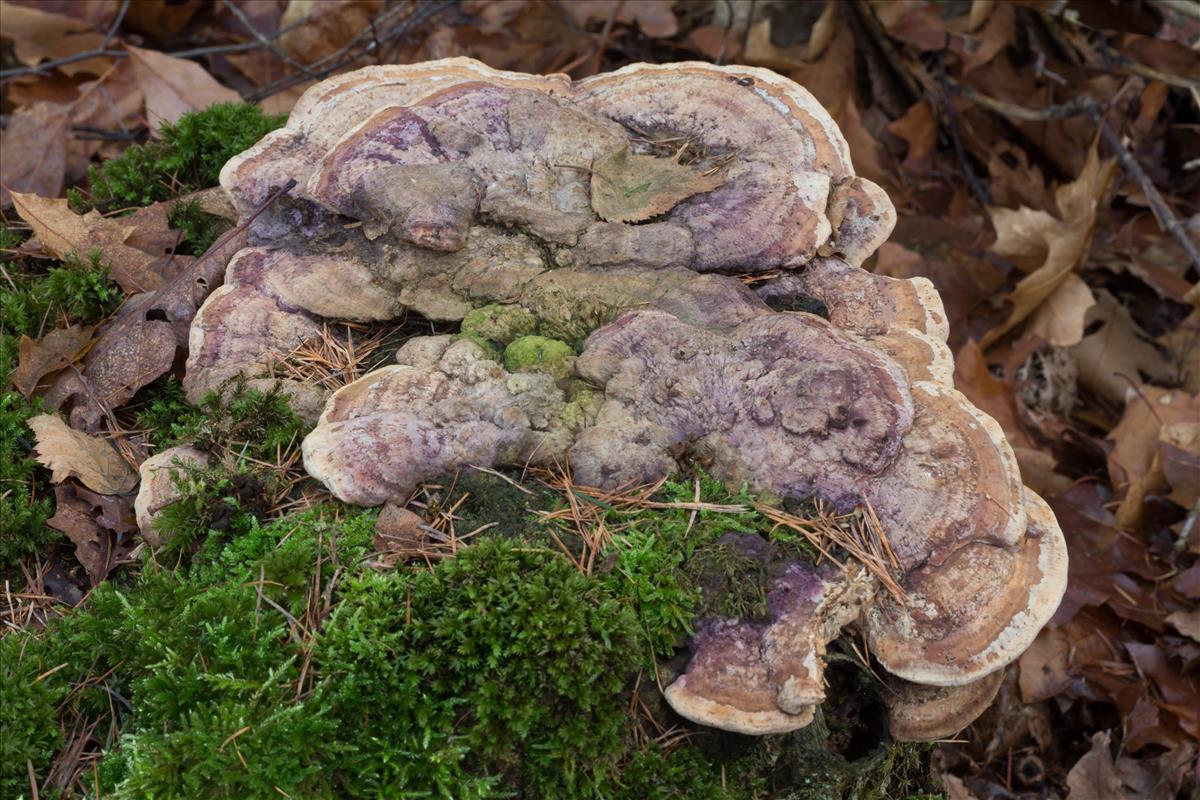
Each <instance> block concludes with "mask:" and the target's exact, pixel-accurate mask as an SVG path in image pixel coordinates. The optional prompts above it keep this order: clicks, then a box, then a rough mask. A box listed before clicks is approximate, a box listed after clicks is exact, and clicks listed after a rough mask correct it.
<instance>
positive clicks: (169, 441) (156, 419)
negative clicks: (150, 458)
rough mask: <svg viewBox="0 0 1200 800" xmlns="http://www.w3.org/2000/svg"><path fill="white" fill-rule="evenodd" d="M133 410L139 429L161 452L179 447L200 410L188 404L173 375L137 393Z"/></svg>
mask: <svg viewBox="0 0 1200 800" xmlns="http://www.w3.org/2000/svg"><path fill="white" fill-rule="evenodd" d="M132 410H133V412H134V414H135V415H136V419H137V426H138V428H139V429H140V430H143V431H145V432H146V435H147V436H149V437H150V441H152V442H153V443H154V446H155V447H156V448H158V449H160V450H161V449H165V448H167V447H170V446H171V445H174V444H178V443H179V441H180V440H181V439H183V438H185V437H186V436H187V434H188V432H189V431H190V430H192V428H193V427H194V426H195V425H196V424H197V423H196V418H197V417H198V416H199V414H200V411H199V409H197V408H196V407H195V406H193V405H192V404H191V403H189V402H188V400H187V397H186V395H184V392H183V386H181V385H180V383H179V379H178V378H176V377H175V376H174V375H168V376H166V377H164V378H159V379H158V380H156V381H155V382H154V383H152V384H150V385H149V386H147V387H145V388H144V389H142V390H141V391H140V392H138V394H137V397H136V398H135V400H134V404H133V406H132Z"/></svg>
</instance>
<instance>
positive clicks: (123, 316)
mask: <svg viewBox="0 0 1200 800" xmlns="http://www.w3.org/2000/svg"><path fill="white" fill-rule="evenodd" d="M245 224H248V222H246V223H243V225H240V226H239V227H236V228H234V229H233V230H231V231H229V232H228V233H226V234H224V235H223V236H222V237H221V238H220V239H218V240H217V241H216V243H214V244H213V246H212V247H210V248H209V250H208V251H207V252H206V253H205V254H204V255H203V256H201V257H200V258H197V259H195V260H193V261H191V262H188V263H186V264H183V265H181V268H180V270H179V271H178V272H177V273H176V274H175V275H174V276H173V277H172V278H171V280H169V281H168V282H166V283H165V284H164V285H163V286H162V288H160V289H159V290H157V291H155V292H153V293H149V292H146V293H143V294H140V295H138V296H136V297H132V298H130V299H128V300H126V301H125V304H124V305H122V306H121V309H120V311H119V312H118V313H117V318H116V319H115V320H113V321H112V322H110V323H108V324H107V325H105V327H104V329H103V330H102V331H101V332H100V338H99V339H98V340H97V342H96V344H95V345H93V346H92V349H91V350H90V351H89V352H88V355H87V359H86V360H85V361H84V365H83V370H82V374H80V375H77V374H75V373H73V372H72V373H62V374H61V375H60V376H59V379H58V380H57V381H56V382H55V384H54V386H52V387H51V388H50V391H49V392H47V393H46V398H45V399H46V403H47V405H48V406H49V407H50V408H59V407H62V406H63V405H64V404H65V403H66V402H67V401H68V400H73V401H74V402H73V406H72V407H71V424H72V425H73V426H75V427H76V428H79V429H81V430H88V431H92V430H96V429H97V428H98V427H99V426H100V421H101V420H102V419H103V417H104V409H105V408H116V407H118V406H120V405H123V404H124V403H125V402H127V401H128V400H129V399H130V398H131V397H133V396H134V394H136V393H137V391H138V390H139V389H141V388H142V387H143V386H145V385H147V384H149V383H150V382H151V381H153V380H154V379H156V378H158V377H159V376H161V375H164V374H165V373H166V372H167V371H168V370H170V369H171V367H172V365H173V364H174V362H175V356H176V353H177V351H178V350H180V349H186V348H187V343H188V333H189V331H190V329H191V324H192V319H193V318H194V317H195V316H196V309H197V308H198V307H199V305H200V304H201V303H202V302H204V299H205V298H206V297H207V296H208V294H209V293H210V292H211V291H212V290H213V289H214V288H216V287H217V286H218V285H219V284H220V281H221V277H222V275H224V273H225V265H226V264H228V263H229V259H230V258H232V257H233V254H234V253H235V252H237V251H238V250H240V249H241V248H243V247H245V246H246V231H245V227H244V225H245ZM179 260H180V259H179V258H176V261H179Z"/></svg>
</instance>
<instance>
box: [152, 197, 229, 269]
mask: <svg viewBox="0 0 1200 800" xmlns="http://www.w3.org/2000/svg"><path fill="white" fill-rule="evenodd" d="M167 224H168V225H170V226H171V228H173V229H175V230H178V231H179V232H180V235H181V238H180V244H179V247H177V248H176V252H178V253H181V254H183V255H189V256H200V255H203V254H204V252H205V251H206V250H208V248H210V247H212V245H213V242H215V241H216V240H217V239H219V238H220V236H221V234H223V233H225V231H227V230H229V228H230V227H231V225H230V222H229V221H228V220H226V219H222V218H221V217H218V216H217V215H215V214H209V213H208V212H206V211H205V210H204V209H203V208H201V207H200V203H199V202H198V201H196V200H188V201H187V202H183V203H176V204H175V205H173V206H172V207H171V210H170V212H169V213H168V215H167Z"/></svg>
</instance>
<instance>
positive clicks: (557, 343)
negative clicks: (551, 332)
mask: <svg viewBox="0 0 1200 800" xmlns="http://www.w3.org/2000/svg"><path fill="white" fill-rule="evenodd" d="M574 363H575V351H574V350H572V349H571V346H570V345H569V344H567V343H566V342H564V341H561V340H559V339H548V338H546V337H545V336H522V337H521V338H519V339H516V340H514V341H513V342H512V343H511V344H509V346H508V347H506V348H504V368H505V369H506V370H508V371H509V372H542V373H545V374H547V375H553V376H554V377H556V378H565V377H567V376H568V375H570V374H571V369H572V367H573V366H574Z"/></svg>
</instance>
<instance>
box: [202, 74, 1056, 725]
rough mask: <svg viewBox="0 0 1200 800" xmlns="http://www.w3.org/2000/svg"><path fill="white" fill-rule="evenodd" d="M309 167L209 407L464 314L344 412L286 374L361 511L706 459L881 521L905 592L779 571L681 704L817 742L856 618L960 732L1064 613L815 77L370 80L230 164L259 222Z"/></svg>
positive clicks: (212, 317)
mask: <svg viewBox="0 0 1200 800" xmlns="http://www.w3.org/2000/svg"><path fill="white" fill-rule="evenodd" d="M290 180H295V181H297V183H298V188H297V189H296V190H295V191H293V192H292V193H291V194H289V195H288V196H286V197H284V198H283V199H281V200H280V201H279V202H277V203H275V204H274V205H272V206H271V207H270V208H269V209H268V210H267V211H266V212H265V213H263V214H262V215H261V216H259V217H258V218H257V219H255V220H254V222H253V223H252V224H251V226H250V230H249V235H250V245H251V246H250V247H248V248H247V249H245V250H243V251H241V252H240V253H239V254H238V255H237V256H235V258H234V259H233V261H232V262H231V264H230V266H229V269H228V271H227V274H226V277H225V285H223V286H222V287H220V288H218V289H217V290H216V291H214V292H213V293H212V295H211V296H210V297H209V299H208V300H207V301H206V302H205V304H204V306H203V307H202V308H201V309H200V312H199V313H198V315H197V316H196V319H195V322H194V323H193V325H192V329H191V338H190V348H189V356H188V369H187V377H186V389H187V391H188V393H189V396H191V397H192V398H196V397H199V396H200V395H202V394H203V393H204V392H205V391H207V390H208V389H210V388H213V387H214V386H216V385H217V384H219V383H220V382H221V381H223V380H225V379H227V378H229V377H231V376H233V375H237V374H244V375H246V376H247V378H249V379H251V380H266V379H267V376H268V372H269V369H268V368H269V365H270V363H271V362H272V360H273V359H277V358H279V357H281V355H284V354H286V353H288V352H289V350H291V349H292V348H294V347H296V346H297V345H298V344H300V343H301V342H303V341H304V340H306V339H308V338H311V337H313V336H315V335H316V334H317V333H318V332H319V331H320V330H321V328H322V326H323V324H324V323H325V322H326V321H329V320H338V321H344V320H350V321H358V322H364V323H370V322H378V321H387V320H393V319H398V318H401V317H404V316H405V315H410V314H416V315H421V316H423V317H425V318H427V319H430V320H440V321H460V322H461V328H460V333H459V334H456V335H443V336H428V337H418V338H415V339H412V340H410V341H408V342H407V343H406V344H405V345H404V347H402V348H401V350H400V352H399V353H398V354H397V357H396V361H397V363H396V364H395V365H391V366H386V367H383V368H381V369H379V370H376V371H374V372H372V373H369V374H367V375H366V376H364V377H362V378H361V379H359V380H358V381H356V382H354V383H352V384H350V385H348V386H345V387H343V388H342V389H340V390H338V391H337V392H336V393H334V394H332V396H330V395H329V394H328V392H327V391H325V390H324V389H322V388H321V387H318V386H313V385H307V384H301V383H296V382H291V383H287V382H285V389H286V390H287V391H288V392H289V393H290V394H291V395H292V397H293V399H294V401H295V402H296V404H297V406H298V408H300V409H301V410H308V411H309V412H310V415H311V416H312V417H316V416H317V415H318V414H319V420H318V422H317V425H316V428H315V429H314V430H313V432H312V433H311V434H310V435H309V436H308V437H307V438H306V439H305V442H304V461H305V466H306V468H307V470H308V471H309V472H310V474H312V475H313V476H314V477H316V478H318V479H319V480H321V481H322V482H324V483H325V485H326V486H328V487H329V489H330V490H331V491H332V492H333V493H334V494H335V495H337V496H338V497H339V498H341V499H342V500H345V501H347V502H351V503H357V504H361V505H378V504H382V503H385V502H389V501H390V502H395V503H401V504H402V503H404V502H405V501H406V499H407V498H408V496H409V494H410V493H411V492H412V491H413V490H414V488H415V487H416V486H417V485H418V484H419V483H420V482H422V481H424V480H427V479H430V478H433V477H435V476H437V475H440V474H442V473H444V472H447V471H449V470H453V469H455V468H457V467H462V466H464V465H468V464H473V465H477V466H482V467H495V466H504V465H513V466H523V465H527V464H554V463H559V464H562V463H570V464H571V466H572V467H573V469H574V474H575V480H576V481H577V482H578V483H580V484H582V485H588V486H596V487H601V488H614V487H618V486H621V485H628V484H636V483H643V482H648V481H653V480H656V479H658V478H661V477H664V476H667V475H673V474H678V473H680V472H683V471H686V470H687V469H688V467H689V465H690V464H693V463H700V464H703V465H704V466H705V469H707V470H708V471H709V472H710V473H711V474H712V475H714V476H715V477H717V478H720V479H722V480H724V481H728V482H733V483H737V484H741V483H745V484H746V485H748V486H749V487H750V488H751V489H752V490H754V491H756V492H758V493H759V494H760V496H761V497H763V498H764V499H767V500H775V501H780V500H789V499H806V498H811V497H817V498H820V499H822V500H824V501H826V502H829V503H832V504H834V505H835V506H837V507H841V508H850V507H853V506H855V505H857V504H863V503H869V505H870V507H871V509H873V511H874V513H875V514H876V515H877V516H878V519H879V522H880V525H881V526H882V530H883V533H884V535H885V536H886V538H887V540H888V542H889V543H890V546H891V548H892V550H893V552H894V554H895V558H896V564H897V565H898V572H897V578H898V580H899V583H900V585H901V588H902V589H903V590H904V594H905V597H904V598H899V597H897V596H896V595H894V594H893V593H889V592H887V591H883V590H882V589H880V587H879V586H878V585H877V580H876V578H874V577H872V576H871V575H870V574H869V573H868V572H867V571H866V570H864V569H862V568H861V567H857V566H854V565H853V564H850V565H847V566H845V567H843V568H839V567H837V566H836V565H835V564H832V563H828V564H824V565H822V566H820V567H819V568H818V567H814V566H813V565H811V564H805V563H800V562H793V563H788V564H784V565H782V566H781V565H779V564H773V565H771V567H770V582H769V587H768V589H767V592H768V596H767V606H766V608H767V614H766V618H763V619H760V618H753V619H751V618H738V617H723V616H713V617H710V618H707V619H703V620H699V621H697V624H696V628H695V629H696V635H695V637H694V639H693V641H692V642H691V649H692V658H691V662H690V663H689V665H688V666H687V668H686V669H685V670H684V672H683V674H681V675H680V676H678V677H676V679H675V680H674V681H673V682H672V683H670V685H669V686H668V687H667V688H666V697H667V699H668V701H669V702H670V703H671V704H672V706H673V707H674V708H675V710H676V711H678V712H679V713H680V714H682V715H683V716H685V717H688V718H689V719H691V720H693V721H695V722H699V723H702V724H707V725H713V726H716V727H721V728H725V729H728V730H733V731H740V732H744V733H760V734H761V733H773V732H782V731H787V730H793V729H796V728H799V727H802V726H804V725H806V724H808V722H809V721H810V720H812V719H813V712H814V709H815V707H816V706H817V705H818V704H820V703H821V702H822V701H823V699H824V692H825V688H824V687H825V683H824V677H823V671H824V654H825V648H826V646H827V644H828V643H829V642H831V641H832V640H834V639H836V638H837V637H838V636H839V635H842V633H843V631H846V630H849V629H853V628H857V629H859V630H860V631H861V632H862V633H863V634H864V635H865V636H866V638H867V640H868V642H869V644H870V647H871V649H872V653H873V655H874V656H875V658H876V659H877V660H878V662H879V663H880V664H881V665H882V667H883V668H884V669H886V670H887V671H889V672H891V673H892V674H893V676H894V677H893V678H891V679H889V680H891V681H892V682H891V683H890V684H889V686H890V687H891V688H890V692H891V697H892V701H893V703H892V705H893V708H894V713H893V720H892V729H893V732H894V734H895V735H896V736H897V737H899V738H906V739H923V738H936V737H939V736H944V735H949V734H951V733H953V732H954V731H955V730H957V729H959V728H961V727H963V726H964V725H966V724H968V723H969V722H970V721H971V719H973V718H974V716H975V715H977V714H978V713H979V712H980V711H981V710H982V709H983V708H984V707H985V706H986V705H987V703H988V702H990V699H991V697H992V695H993V694H994V688H995V685H996V677H995V676H996V675H998V674H999V672H1000V671H1001V670H1002V669H1003V667H1004V666H1006V665H1007V664H1009V663H1011V662H1012V661H1013V660H1014V659H1016V658H1017V656H1019V655H1020V653H1021V652H1022V651H1023V650H1024V649H1025V648H1027V647H1028V646H1029V644H1030V643H1031V642H1032V640H1033V637H1034V635H1035V634H1036V632H1037V630H1038V629H1039V628H1040V627H1041V626H1042V625H1043V624H1044V623H1045V622H1046V621H1047V620H1048V619H1049V617H1050V615H1051V614H1052V613H1053V611H1054V609H1055V608H1056V606H1057V604H1058V602H1059V600H1060V598H1061V596H1062V592H1063V589H1064V584H1065V576H1066V555H1065V549H1064V546H1063V540H1062V534H1061V531H1060V530H1059V528H1058V525H1057V523H1056V521H1055V520H1054V516H1053V514H1052V513H1051V512H1050V511H1049V509H1048V508H1047V507H1046V506H1045V504H1044V503H1043V502H1042V501H1041V499H1040V498H1038V497H1037V496H1036V495H1034V494H1033V493H1032V492H1029V491H1028V490H1027V489H1026V488H1025V487H1023V486H1022V485H1021V480H1020V475H1019V472H1018V471H1017V466H1016V460H1015V458H1014V456H1013V453H1012V450H1011V448H1010V447H1009V445H1008V443H1007V442H1006V441H1005V439H1004V436H1003V433H1002V432H1001V430H1000V428H999V426H998V425H997V424H996V423H995V421H994V420H992V419H991V418H989V417H987V416H986V415H985V414H983V413H982V412H981V411H979V410H978V409H976V408H975V407H973V406H972V405H971V404H970V403H969V402H968V401H967V399H966V398H965V397H964V396H963V395H961V394H960V393H958V392H957V391H955V390H954V388H953V380H952V375H953V360H952V358H951V355H950V352H949V350H948V349H947V347H946V344H945V342H946V338H947V335H948V330H947V324H946V316H945V313H944V310H943V308H942V305H941V301H940V299H939V298H938V295H937V292H936V291H935V290H934V288H933V286H932V285H931V284H930V283H929V282H928V281H926V280H924V279H913V280H897V279H892V278H887V277H883V276H880V275H875V274H872V273H870V272H867V271H865V270H863V269H862V268H861V264H862V263H863V261H864V260H865V259H867V258H868V257H870V256H871V255H872V254H873V253H874V252H875V251H876V249H877V248H878V247H879V245H880V244H881V243H882V242H883V241H884V240H885V239H886V238H887V236H888V234H889V233H890V231H891V228H892V226H893V224H894V222H895V212H894V209H893V208H892V205H891V203H890V201H889V200H888V198H887V196H886V195H885V194H884V193H883V192H882V191H881V190H880V189H879V188H878V187H877V186H875V185H874V184H872V183H870V182H869V181H866V180H863V179H862V178H859V177H857V176H855V175H854V174H853V169H852V166H851V161H850V154H849V149H848V147H847V145H846V142H845V140H844V139H843V138H842V135H841V133H840V132H839V131H838V129H837V126H836V125H835V124H834V122H833V120H832V119H831V118H830V117H829V115H828V114H827V113H826V111H825V110H824V109H823V108H822V107H821V106H820V104H818V103H817V102H816V101H815V100H814V99H813V98H812V96H811V95H810V94H809V93H808V92H807V91H805V90H804V89H803V88H802V87H799V86H797V85H795V84H794V83H792V82H791V81H788V80H787V79H785V78H782V77H780V76H779V75H776V74H775V73H772V72H770V71H767V70H761V69H753V68H747V67H715V66H712V65H709V64H698V63H687V64H670V65H659V66H653V65H646V64H635V65H632V66H630V67H626V68H624V69H622V70H619V71H617V72H614V73H610V74H604V75H597V76H594V77H592V78H588V79H586V80H583V81H579V82H572V81H571V80H570V79H569V78H567V77H566V76H562V75H550V76H532V75H521V74H515V73H506V72H499V71H495V70H492V69H489V68H487V67H485V66H483V65H482V64H479V63H478V62H475V61H471V60H469V59H448V60H444V61H436V62H430V63H426V64H416V65H410V66H386V67H369V68H366V69H363V70H359V71H357V72H352V73H347V74H344V75H339V76H336V77H334V78H330V79H328V80H326V81H324V82H322V83H319V84H317V85H316V86H314V87H312V88H311V89H309V90H308V92H306V93H305V95H304V96H303V97H302V98H301V100H300V101H299V102H298V103H297V105H296V108H295V110H294V111H293V113H292V115H291V118H290V119H289V121H288V124H287V127H285V128H283V129H281V130H278V131H275V132H273V133H271V134H269V135H268V136H266V137H265V138H263V139H262V140H261V141H260V142H259V143H258V144H257V145H255V146H254V147H253V148H251V149H250V150H249V151H247V152H245V153H243V154H242V155H240V156H238V157H237V158H234V159H233V160H231V161H230V162H229V163H228V164H227V165H226V167H225V169H224V170H223V171H222V175H221V182H222V185H223V186H224V187H225V189H226V190H227V191H228V192H229V194H230V196H231V197H232V199H233V201H234V203H235V205H236V206H237V208H238V209H239V211H240V212H241V213H242V214H247V215H248V214H249V212H250V211H251V210H252V209H254V208H255V207H256V206H258V205H259V204H260V203H261V202H262V201H263V200H264V199H265V198H266V197H267V196H268V195H269V194H270V193H271V192H272V191H273V190H274V189H276V188H278V187H280V186H282V185H284V184H285V183H287V182H288V181H290ZM746 275H754V276H756V277H755V280H754V281H752V282H749V283H747V282H744V281H743V280H741V279H739V278H738V277H735V276H746ZM749 286H753V289H751V288H749ZM322 407H323V410H322ZM747 546H748V547H749V545H747ZM750 550H753V547H750ZM748 557H750V558H754V557H757V556H755V555H754V553H753V552H751V553H750V555H749V556H748Z"/></svg>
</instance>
